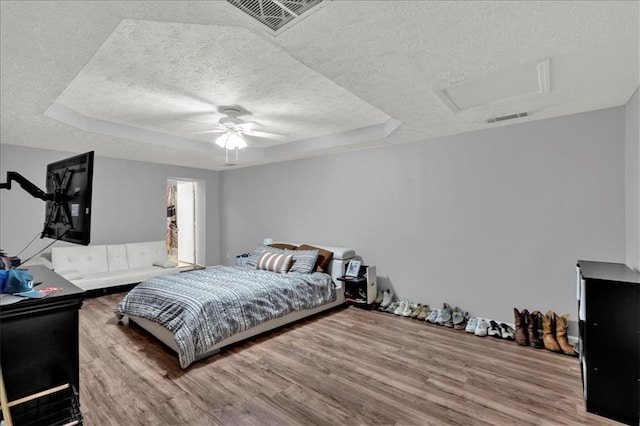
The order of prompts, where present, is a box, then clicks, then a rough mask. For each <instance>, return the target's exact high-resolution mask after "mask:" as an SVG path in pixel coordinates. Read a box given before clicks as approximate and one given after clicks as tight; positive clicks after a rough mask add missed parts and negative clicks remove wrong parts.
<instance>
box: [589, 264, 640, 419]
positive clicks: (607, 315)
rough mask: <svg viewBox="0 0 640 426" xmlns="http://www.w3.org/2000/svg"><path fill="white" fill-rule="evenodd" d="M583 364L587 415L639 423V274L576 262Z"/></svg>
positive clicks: (615, 266)
mask: <svg viewBox="0 0 640 426" xmlns="http://www.w3.org/2000/svg"><path fill="white" fill-rule="evenodd" d="M578 273H579V276H578V280H579V281H578V298H579V319H580V323H579V324H580V362H581V367H582V379H583V386H584V393H585V400H586V408H587V411H589V412H591V413H595V414H598V415H601V416H604V417H608V418H611V419H614V420H617V421H620V422H624V423H627V424H632V425H638V424H639V423H640V274H638V273H637V272H635V271H633V270H631V269H630V268H628V267H627V266H625V265H623V264H619V263H606V262H591V261H584V260H580V261H578Z"/></svg>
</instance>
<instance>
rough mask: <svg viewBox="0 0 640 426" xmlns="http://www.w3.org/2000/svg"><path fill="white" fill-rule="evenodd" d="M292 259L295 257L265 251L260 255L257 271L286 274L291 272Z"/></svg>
mask: <svg viewBox="0 0 640 426" xmlns="http://www.w3.org/2000/svg"><path fill="white" fill-rule="evenodd" d="M292 259H293V256H292V255H290V254H278V253H270V252H268V251H265V252H263V253H262V254H261V255H260V258H259V259H258V263H257V264H256V269H262V270H264V271H272V272H278V273H280V274H284V273H285V272H287V271H288V270H289V266H291V260H292Z"/></svg>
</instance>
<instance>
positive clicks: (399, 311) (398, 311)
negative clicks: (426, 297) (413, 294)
mask: <svg viewBox="0 0 640 426" xmlns="http://www.w3.org/2000/svg"><path fill="white" fill-rule="evenodd" d="M408 306H409V301H408V300H403V301H402V302H400V306H398V309H396V310H395V311H394V312H393V313H394V314H396V315H402V313H403V312H404V311H406V310H407V307H408Z"/></svg>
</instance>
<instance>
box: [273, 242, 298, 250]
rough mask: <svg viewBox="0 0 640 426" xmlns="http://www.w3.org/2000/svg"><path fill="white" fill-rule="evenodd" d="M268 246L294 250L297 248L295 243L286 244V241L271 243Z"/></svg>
mask: <svg viewBox="0 0 640 426" xmlns="http://www.w3.org/2000/svg"><path fill="white" fill-rule="evenodd" d="M269 247H273V248H277V249H283V250H295V249H297V248H298V246H296V245H295V244H287V243H271V244H269Z"/></svg>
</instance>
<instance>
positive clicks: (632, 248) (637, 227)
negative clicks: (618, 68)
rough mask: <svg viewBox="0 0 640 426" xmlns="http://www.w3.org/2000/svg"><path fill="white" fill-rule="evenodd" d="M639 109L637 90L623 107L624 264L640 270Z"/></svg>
mask: <svg viewBox="0 0 640 426" xmlns="http://www.w3.org/2000/svg"><path fill="white" fill-rule="evenodd" d="M639 117H640V109H639V108H638V90H637V89H636V92H635V93H634V94H633V96H632V97H631V99H629V102H628V103H627V105H626V107H625V200H626V205H625V213H626V220H625V223H626V226H627V229H626V264H627V266H629V267H631V268H634V269H636V270H637V271H640V136H639V133H640V132H639V129H638V128H639V127H640V121H639Z"/></svg>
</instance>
